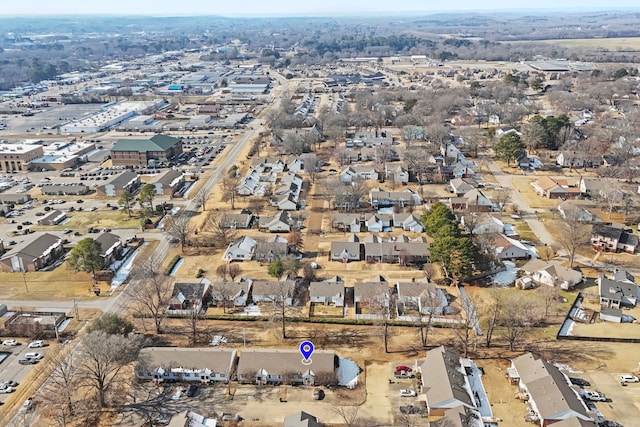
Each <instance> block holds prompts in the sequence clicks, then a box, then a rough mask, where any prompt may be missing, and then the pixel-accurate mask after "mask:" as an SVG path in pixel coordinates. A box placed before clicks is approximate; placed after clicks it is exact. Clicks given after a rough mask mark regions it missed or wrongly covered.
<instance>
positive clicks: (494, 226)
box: [460, 212, 505, 235]
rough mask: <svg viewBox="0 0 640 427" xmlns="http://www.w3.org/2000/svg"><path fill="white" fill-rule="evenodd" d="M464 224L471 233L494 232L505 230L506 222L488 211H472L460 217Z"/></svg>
mask: <svg viewBox="0 0 640 427" xmlns="http://www.w3.org/2000/svg"><path fill="white" fill-rule="evenodd" d="M460 223H461V224H462V226H463V227H464V228H465V229H466V230H467V231H469V232H470V233H471V234H476V235H477V234H494V233H502V232H504V229H505V227H504V222H502V221H501V220H500V219H498V218H496V217H495V216H493V215H491V214H489V213H486V212H471V213H467V214H465V215H463V216H462V218H461V219H460Z"/></svg>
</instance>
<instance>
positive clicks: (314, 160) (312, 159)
mask: <svg viewBox="0 0 640 427" xmlns="http://www.w3.org/2000/svg"><path fill="white" fill-rule="evenodd" d="M301 157H302V161H303V162H304V170H305V172H306V173H308V174H309V178H311V182H312V183H315V182H316V176H317V175H318V172H319V169H320V161H319V160H318V156H317V155H316V154H315V153H309V154H304V155H303V156H301Z"/></svg>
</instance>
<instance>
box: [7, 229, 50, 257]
mask: <svg viewBox="0 0 640 427" xmlns="http://www.w3.org/2000/svg"><path fill="white" fill-rule="evenodd" d="M61 241H62V239H60V238H59V237H58V236H54V235H53V234H49V233H43V234H40V235H35V236H30V237H29V238H28V239H27V240H25V241H24V242H22V243H20V244H18V245H16V247H14V248H13V249H11V250H10V251H8V252H7V253H5V254H4V256H3V257H2V259H7V258H11V257H12V256H15V255H21V256H22V257H23V258H25V259H28V260H34V259H36V258H39V257H41V256H42V255H43V254H44V253H45V252H46V251H47V249H49V248H51V247H53V246H55V245H57V244H59V243H60V242H61Z"/></svg>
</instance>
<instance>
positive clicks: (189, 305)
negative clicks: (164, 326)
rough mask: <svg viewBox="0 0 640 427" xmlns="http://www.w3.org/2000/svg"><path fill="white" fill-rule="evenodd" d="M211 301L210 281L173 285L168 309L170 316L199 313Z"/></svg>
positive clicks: (203, 279)
mask: <svg viewBox="0 0 640 427" xmlns="http://www.w3.org/2000/svg"><path fill="white" fill-rule="evenodd" d="M210 300H211V281H210V280H208V279H205V278H202V279H200V281H199V282H192V283H174V285H173V292H172V294H171V299H169V309H168V310H167V311H168V312H169V313H171V314H185V313H193V312H195V313H200V312H201V311H202V310H203V309H204V308H205V307H206V305H207V304H208V302H209V301H210Z"/></svg>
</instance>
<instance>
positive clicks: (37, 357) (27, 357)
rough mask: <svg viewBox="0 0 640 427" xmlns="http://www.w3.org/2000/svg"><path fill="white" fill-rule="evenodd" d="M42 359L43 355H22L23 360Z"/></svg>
mask: <svg viewBox="0 0 640 427" xmlns="http://www.w3.org/2000/svg"><path fill="white" fill-rule="evenodd" d="M43 357H44V355H43V354H41V353H25V354H24V358H25V359H36V360H40V359H42V358H43Z"/></svg>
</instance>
